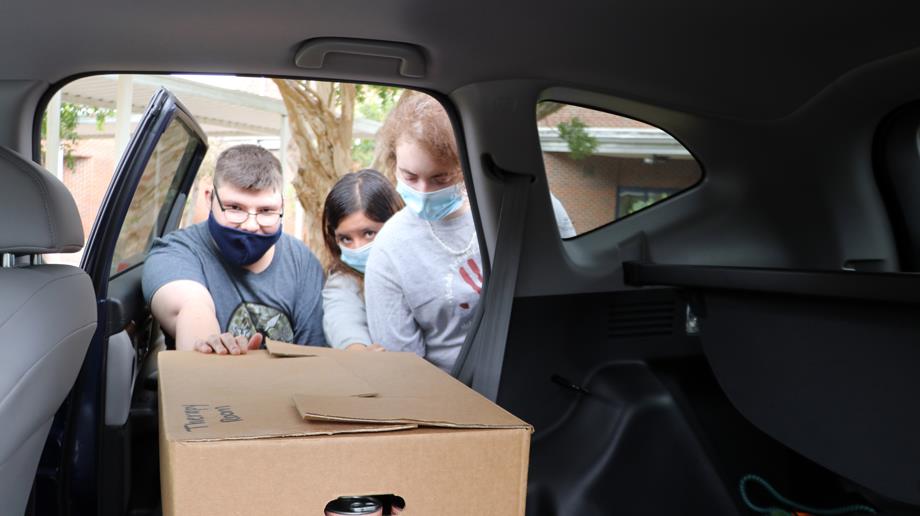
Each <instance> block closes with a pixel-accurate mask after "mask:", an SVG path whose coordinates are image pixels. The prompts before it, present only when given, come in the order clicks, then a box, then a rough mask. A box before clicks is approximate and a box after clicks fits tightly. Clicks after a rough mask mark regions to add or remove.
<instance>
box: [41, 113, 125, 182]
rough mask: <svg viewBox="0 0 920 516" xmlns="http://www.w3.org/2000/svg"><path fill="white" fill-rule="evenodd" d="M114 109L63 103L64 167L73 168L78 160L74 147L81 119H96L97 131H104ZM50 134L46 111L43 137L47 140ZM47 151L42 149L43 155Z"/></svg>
mask: <svg viewBox="0 0 920 516" xmlns="http://www.w3.org/2000/svg"><path fill="white" fill-rule="evenodd" d="M114 113H115V110H114V109H108V108H100V107H93V106H84V105H83V104H72V103H70V102H62V103H61V135H60V136H61V146H62V147H64V165H65V166H66V167H67V168H73V167H74V163H75V161H76V158H74V155H73V148H74V145H76V143H77V138H78V137H79V134H78V133H77V125H78V124H79V123H80V119H81V118H85V117H94V118H95V119H96V130H97V131H102V128H103V126H104V125H105V120H106V118H108V117H109V116H112V115H114ZM47 134H48V112H47V111H45V114H44V116H42V127H41V136H42V139H43V140H45V139H47ZM44 152H45V149H44V148H43V149H42V153H44Z"/></svg>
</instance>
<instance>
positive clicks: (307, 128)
mask: <svg viewBox="0 0 920 516" xmlns="http://www.w3.org/2000/svg"><path fill="white" fill-rule="evenodd" d="M273 81H274V83H275V84H276V85H277V86H278V90H279V91H280V92H281V98H282V100H283V102H284V107H285V109H286V110H287V114H288V125H289V127H290V131H291V141H293V142H294V144H295V145H296V147H297V151H298V155H299V157H298V160H297V166H296V172H295V175H294V178H293V187H294V191H295V193H296V195H297V199H298V200H299V201H300V204H301V205H302V206H303V208H304V217H305V220H304V233H305V234H304V235H301V236H302V238H303V240H304V243H306V244H307V245H308V246H309V247H310V249H312V250H313V251H314V252H316V253H318V254H319V255H320V259H321V260H322V261H323V262H324V263H328V262H327V260H328V257H326V256H325V252H324V248H325V246H324V244H323V235H322V218H323V215H322V213H323V202H324V201H325V200H326V194H327V193H328V192H329V190H330V189H331V188H332V186H333V185H334V184H335V182H336V181H338V179H339V178H340V177H342V175H344V174H346V173H348V172H352V171H354V170H357V169H359V168H363V167H368V166H370V165H371V161H372V157H373V148H374V145H373V140H372V139H355V137H354V122H355V117H356V114H357V115H361V116H362V117H364V118H367V119H370V120H375V121H378V122H379V121H382V120H383V119H384V117H385V116H386V114H387V113H388V112H389V110H390V108H391V107H392V105H393V103H394V102H395V101H396V99H397V97H398V96H399V92H400V91H401V90H400V89H398V88H390V87H385V86H368V85H356V84H348V83H330V82H316V81H304V80H291V79H273Z"/></svg>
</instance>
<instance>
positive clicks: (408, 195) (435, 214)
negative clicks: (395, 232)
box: [396, 179, 463, 220]
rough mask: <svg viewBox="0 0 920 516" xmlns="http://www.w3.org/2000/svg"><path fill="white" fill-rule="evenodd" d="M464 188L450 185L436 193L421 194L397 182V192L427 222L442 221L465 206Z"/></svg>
mask: <svg viewBox="0 0 920 516" xmlns="http://www.w3.org/2000/svg"><path fill="white" fill-rule="evenodd" d="M462 188H463V186H462V185H460V184H455V185H450V186H448V187H447V188H442V189H440V190H437V191H434V192H419V191H418V190H416V189H415V188H412V187H411V186H409V185H407V184H406V183H403V182H402V180H400V179H397V180H396V191H397V192H399V195H400V197H402V198H403V201H405V202H406V206H408V207H409V209H410V210H412V211H414V212H415V213H416V215H418V216H419V217H421V218H423V219H425V220H441V219H443V218H444V217H446V216H448V215H450V214H451V213H453V212H455V211H457V210H458V209H460V207H461V206H463V193H462Z"/></svg>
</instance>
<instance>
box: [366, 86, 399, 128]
mask: <svg viewBox="0 0 920 516" xmlns="http://www.w3.org/2000/svg"><path fill="white" fill-rule="evenodd" d="M355 90H356V91H355V101H356V104H357V106H358V113H359V114H360V115H361V116H363V117H364V118H367V119H369V120H376V121H377V122H383V119H384V118H386V116H387V113H389V112H390V110H391V109H393V106H394V105H395V104H396V101H397V100H399V95H400V93H402V91H403V89H402V88H393V87H390V86H377V85H373V84H358V85H356V87H355Z"/></svg>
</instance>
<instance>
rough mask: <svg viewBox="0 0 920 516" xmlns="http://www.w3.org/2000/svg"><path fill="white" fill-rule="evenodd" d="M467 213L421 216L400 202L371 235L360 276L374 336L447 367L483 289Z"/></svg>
mask: <svg viewBox="0 0 920 516" xmlns="http://www.w3.org/2000/svg"><path fill="white" fill-rule="evenodd" d="M481 271H482V259H481V258H480V255H479V242H478V241H477V240H476V229H475V227H474V226H473V217H472V215H471V214H470V213H469V211H468V210H467V212H466V213H464V214H462V215H460V216H458V217H456V218H453V219H450V220H439V221H431V222H429V221H426V220H423V219H421V218H419V217H418V216H417V215H416V214H415V213H413V212H411V211H409V209H407V208H403V209H402V210H400V211H399V212H398V213H396V215H394V216H393V217H392V218H391V219H390V220H388V221H387V223H386V225H384V226H383V229H381V230H380V233H379V234H378V235H377V238H375V239H374V247H373V248H372V249H371V255H370V258H369V259H368V262H367V272H366V273H365V276H364V295H365V299H366V301H367V322H368V327H369V329H370V333H371V338H372V339H373V341H374V342H376V343H378V344H380V345H382V346H383V347H385V348H387V349H389V350H394V351H412V352H414V353H416V354H418V355H421V356H423V357H425V358H426V359H428V360H429V361H430V362H432V363H433V364H435V365H436V366H438V367H440V368H441V369H443V370H445V371H448V372H449V371H450V370H451V368H452V367H453V365H454V362H455V361H456V360H457V355H458V354H459V352H460V347H461V345H462V344H463V341H464V339H465V338H466V333H467V331H468V330H469V328H470V324H471V323H472V320H473V313H474V312H475V310H476V304H477V303H478V302H479V296H480V291H481V289H482V272H481Z"/></svg>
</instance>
